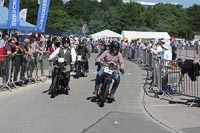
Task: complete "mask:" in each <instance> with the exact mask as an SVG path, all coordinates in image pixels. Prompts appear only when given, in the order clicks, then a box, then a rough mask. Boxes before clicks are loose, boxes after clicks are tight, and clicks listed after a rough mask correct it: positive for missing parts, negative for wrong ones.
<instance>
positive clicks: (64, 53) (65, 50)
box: [48, 37, 76, 91]
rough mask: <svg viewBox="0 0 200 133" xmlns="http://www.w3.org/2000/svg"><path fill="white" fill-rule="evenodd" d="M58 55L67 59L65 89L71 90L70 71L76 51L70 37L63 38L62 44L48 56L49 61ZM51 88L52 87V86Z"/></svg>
mask: <svg viewBox="0 0 200 133" xmlns="http://www.w3.org/2000/svg"><path fill="white" fill-rule="evenodd" d="M56 57H61V58H64V59H65V61H66V64H67V65H65V70H64V72H65V80H64V81H65V89H66V91H68V90H70V87H69V81H70V71H71V65H73V64H74V63H75V61H76V51H75V49H74V48H72V47H71V46H70V39H69V38H68V37H63V38H62V45H61V46H60V47H59V48H57V49H56V50H55V51H54V52H53V53H52V54H51V55H50V56H49V58H48V60H49V61H51V60H53V59H54V58H56ZM54 76H55V75H54V73H52V80H53V78H54ZM50 88H51V87H50Z"/></svg>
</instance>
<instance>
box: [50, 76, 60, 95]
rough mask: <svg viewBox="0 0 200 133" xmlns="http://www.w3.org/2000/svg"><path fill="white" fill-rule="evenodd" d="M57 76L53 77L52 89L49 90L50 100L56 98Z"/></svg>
mask: <svg viewBox="0 0 200 133" xmlns="http://www.w3.org/2000/svg"><path fill="white" fill-rule="evenodd" d="M58 85H59V84H58V76H55V77H54V80H53V83H52V89H51V91H52V92H51V98H54V97H55V96H56V90H57V87H58Z"/></svg>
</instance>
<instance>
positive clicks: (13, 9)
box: [8, 0, 20, 29]
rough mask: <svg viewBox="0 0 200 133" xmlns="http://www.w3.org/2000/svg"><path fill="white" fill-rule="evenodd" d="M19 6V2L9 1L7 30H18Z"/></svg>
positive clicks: (15, 0) (16, 0) (18, 0)
mask: <svg viewBox="0 0 200 133" xmlns="http://www.w3.org/2000/svg"><path fill="white" fill-rule="evenodd" d="M19 6H20V0H9V10H8V28H9V29H19V24H20V16H19V8H20V7H19Z"/></svg>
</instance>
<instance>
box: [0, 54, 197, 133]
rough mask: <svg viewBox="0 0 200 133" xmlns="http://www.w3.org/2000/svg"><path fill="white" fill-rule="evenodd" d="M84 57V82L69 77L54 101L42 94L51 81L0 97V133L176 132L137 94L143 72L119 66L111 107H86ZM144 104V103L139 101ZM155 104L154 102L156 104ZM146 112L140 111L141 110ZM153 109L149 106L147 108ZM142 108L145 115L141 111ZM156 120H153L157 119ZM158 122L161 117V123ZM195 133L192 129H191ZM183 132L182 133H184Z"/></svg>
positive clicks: (89, 81) (88, 90)
mask: <svg viewBox="0 0 200 133" xmlns="http://www.w3.org/2000/svg"><path fill="white" fill-rule="evenodd" d="M95 57H96V54H92V57H91V58H90V72H89V74H88V76H87V77H84V78H80V79H74V78H71V83H70V87H71V90H70V92H69V93H70V94H69V95H64V94H63V95H58V96H57V97H55V98H54V99H51V98H50V96H49V95H48V94H47V93H45V91H46V90H48V87H49V85H50V82H51V80H47V81H45V82H44V83H42V82H41V83H38V84H32V85H28V86H26V87H20V88H18V89H15V90H13V92H9V91H4V92H1V93H0V106H1V109H0V132H1V133H100V132H102V133H171V132H177V131H179V130H174V129H173V128H171V127H169V126H166V125H165V124H162V122H160V121H159V120H157V119H155V118H154V117H153V116H152V115H151V114H148V111H149V112H153V113H152V114H153V115H154V116H156V115H158V114H157V113H155V112H154V111H156V110H158V109H155V110H153V108H152V106H151V101H154V100H155V99H150V100H151V101H148V97H145V98H144V95H143V94H144V93H143V90H142V85H143V80H144V77H145V71H143V70H142V69H141V68H140V67H139V66H138V65H137V64H134V63H132V62H129V61H125V63H126V69H125V74H124V75H122V76H121V84H120V86H119V89H118V90H117V93H116V95H115V99H116V102H114V103H106V104H105V106H104V107H103V108H100V107H99V106H98V105H97V104H96V103H95V102H92V100H91V98H92V97H93V95H92V91H93V88H94V81H93V79H95V74H96V68H95V66H94V59H95ZM143 100H145V101H143ZM156 100H157V99H156ZM144 107H146V108H144ZM153 107H154V106H153ZM145 109H147V110H145ZM158 118H159V117H158ZM162 119H163V118H161V120H162ZM195 129H196V128H195ZM187 130H189V129H188V128H187V129H185V131H187Z"/></svg>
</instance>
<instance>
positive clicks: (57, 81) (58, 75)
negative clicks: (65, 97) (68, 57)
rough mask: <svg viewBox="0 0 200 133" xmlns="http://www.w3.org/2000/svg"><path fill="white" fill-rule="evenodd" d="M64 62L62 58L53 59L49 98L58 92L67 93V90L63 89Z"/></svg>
mask: <svg viewBox="0 0 200 133" xmlns="http://www.w3.org/2000/svg"><path fill="white" fill-rule="evenodd" d="M66 64H67V63H66V62H65V59H64V58H58V59H57V60H54V61H53V65H54V70H53V73H52V78H53V79H52V84H51V87H50V88H51V98H54V97H55V96H56V95H57V94H58V93H59V92H63V91H64V92H65V93H66V94H68V90H65V80H64V79H65V78H64V77H65V75H64V71H63V70H65V68H64V67H65V65H66Z"/></svg>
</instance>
